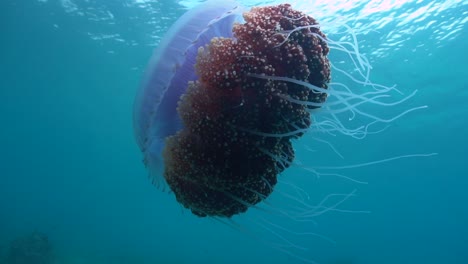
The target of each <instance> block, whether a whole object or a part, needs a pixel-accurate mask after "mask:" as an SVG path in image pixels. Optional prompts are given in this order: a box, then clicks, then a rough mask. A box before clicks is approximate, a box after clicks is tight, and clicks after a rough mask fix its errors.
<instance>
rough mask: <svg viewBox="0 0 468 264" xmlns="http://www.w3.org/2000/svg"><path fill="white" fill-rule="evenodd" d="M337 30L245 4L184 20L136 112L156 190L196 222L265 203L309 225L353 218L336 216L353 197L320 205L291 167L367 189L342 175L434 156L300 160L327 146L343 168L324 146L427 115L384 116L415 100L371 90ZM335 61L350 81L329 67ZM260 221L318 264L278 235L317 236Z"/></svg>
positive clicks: (362, 65) (350, 40) (165, 46)
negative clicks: (304, 148) (291, 176)
mask: <svg viewBox="0 0 468 264" xmlns="http://www.w3.org/2000/svg"><path fill="white" fill-rule="evenodd" d="M336 23H339V21H336ZM340 28H342V29H343V32H341V33H340V34H343V35H346V36H345V37H342V38H340V39H339V40H334V39H331V38H329V37H328V36H327V35H326V34H325V32H323V31H322V27H321V25H320V24H319V23H318V22H317V20H316V19H315V18H314V17H313V16H312V15H311V14H308V13H304V12H301V11H299V10H295V9H294V8H293V6H291V5H289V4H279V5H272V6H261V7H253V8H251V9H247V8H245V7H241V6H240V5H239V4H238V3H237V2H236V1H230V0H228V1H222V2H221V1H214V0H212V1H206V2H204V3H202V4H200V5H199V6H198V7H196V8H193V9H191V10H190V11H188V12H187V13H186V14H184V15H183V16H182V17H181V18H180V19H179V20H178V21H177V22H176V23H175V24H174V25H173V26H172V27H171V28H170V29H169V31H168V33H167V34H166V36H165V37H164V38H163V39H162V41H161V43H160V45H159V47H158V48H157V49H156V51H155V54H154V55H153V58H152V59H151V61H150V63H149V66H148V69H147V71H146V73H145V76H144V78H143V82H142V85H141V87H140V89H139V91H138V93H137V96H136V99H135V104H134V116H133V119H134V132H135V136H136V140H137V143H138V145H139V147H140V149H141V151H142V153H143V161H144V163H145V165H146V166H147V168H148V171H149V174H150V178H151V179H152V181H153V183H154V184H155V185H156V186H158V187H160V188H162V189H165V190H169V191H170V192H172V193H173V194H174V196H175V198H176V200H177V201H178V203H180V204H181V205H182V206H183V207H185V208H187V209H189V210H190V211H191V212H192V213H193V214H194V215H196V216H199V217H210V218H214V219H232V218H233V217H235V216H237V215H245V214H244V213H245V212H247V211H248V210H250V209H251V208H259V207H258V205H262V204H264V205H266V207H267V208H268V209H269V211H268V213H273V214H275V215H280V216H282V217H285V218H287V219H289V220H292V221H296V222H298V223H299V222H300V223H302V222H304V221H309V220H310V219H313V218H315V217H317V216H318V215H321V214H323V213H325V212H328V211H346V210H341V209H339V206H340V205H342V204H343V203H344V202H345V201H346V200H347V199H349V198H350V197H351V196H353V195H354V193H355V190H353V191H351V192H350V193H331V194H328V195H326V196H325V197H324V198H323V200H321V201H320V202H318V203H317V204H315V205H311V204H309V203H308V202H307V200H308V199H307V193H306V191H305V190H304V189H303V188H301V186H296V185H294V184H291V183H289V182H287V181H285V180H284V178H283V179H280V178H279V176H280V175H281V174H283V173H284V172H285V171H288V170H290V169H291V168H292V167H295V168H300V169H302V170H303V171H304V172H306V173H308V174H312V175H315V176H317V177H319V176H332V177H338V178H342V179H345V180H350V181H352V182H356V183H363V182H361V181H358V180H356V179H352V178H349V177H347V176H345V175H343V174H341V173H336V172H335V171H336V170H341V169H350V168H358V167H362V166H369V165H373V164H378V163H382V162H389V161H392V160H395V159H400V158H408V157H415V156H430V155H433V154H432V153H431V154H427V155H426V154H421V155H420V154H415V155H401V156H393V157H389V158H384V159H380V160H375V161H367V162H364V163H359V164H348V165H339V166H317V165H315V164H309V162H306V163H304V162H300V161H299V160H298V157H297V156H298V154H297V153H298V152H297V150H296V149H297V147H298V143H300V141H299V140H300V139H301V138H304V137H308V139H310V140H311V141H314V142H318V143H322V144H325V145H326V146H328V147H329V148H330V150H331V151H332V152H333V153H334V154H335V156H336V157H337V158H343V157H342V155H341V153H340V152H339V150H338V149H337V148H335V146H334V145H333V142H329V141H327V140H324V139H323V138H322V137H321V135H329V136H332V137H335V136H337V135H342V136H345V137H349V138H353V139H358V140H359V139H363V138H365V137H367V136H368V135H372V134H375V133H379V132H381V131H382V130H385V129H386V128H387V125H388V124H389V123H391V122H393V121H395V120H397V119H399V118H400V117H402V116H404V115H406V114H408V113H410V112H413V111H416V110H419V109H423V108H425V107H426V106H416V107H413V108H408V109H404V110H402V112H397V113H394V111H382V112H384V113H387V112H389V113H390V114H389V115H387V116H382V115H381V113H377V112H376V111H374V107H378V108H380V109H384V110H387V109H393V108H394V106H398V105H402V104H403V103H404V102H406V101H407V100H409V99H410V98H412V97H413V96H414V95H415V94H416V91H414V92H412V93H410V94H409V95H404V94H403V93H402V92H401V91H399V90H398V89H397V88H396V87H395V86H391V87H388V86H384V85H381V84H377V83H373V82H372V81H371V80H370V70H371V68H372V67H371V65H370V62H369V60H368V59H367V58H366V56H364V55H363V54H361V52H360V50H359V47H358V45H357V38H356V34H355V31H354V29H353V28H351V27H349V26H347V25H346V24H343V25H342V26H341V27H340ZM332 52H335V53H340V54H341V55H342V57H343V58H344V60H346V62H347V64H348V65H349V66H350V67H349V68H351V69H352V70H349V68H345V67H343V66H342V65H341V64H339V63H338V62H335V61H332V60H330V59H329V57H330V53H332ZM343 79H346V80H347V82H344V81H342V80H343ZM349 83H351V84H352V85H349ZM301 155H303V153H301ZM314 155H320V154H319V153H315V152H310V153H308V156H310V157H307V160H308V161H310V160H313V159H314V158H313V157H314ZM299 156H300V155H299ZM299 158H303V157H299ZM278 184H282V185H283V186H287V187H288V188H290V189H291V190H292V192H291V193H286V192H281V193H280V195H281V197H282V198H283V199H284V200H287V201H288V202H290V203H291V204H290V205H289V206H288V209H286V210H284V209H282V208H277V207H274V206H271V204H269V203H267V200H268V198H269V197H271V196H272V194H274V193H278V190H277V185H278ZM255 222H256V223H257V224H258V226H259V227H261V228H262V229H263V230H266V231H267V232H270V233H271V234H273V236H274V237H275V238H276V239H277V240H279V243H274V244H273V247H275V248H276V249H278V250H279V251H282V252H285V253H287V254H289V255H291V256H294V257H297V258H299V259H301V260H304V261H305V262H308V263H314V262H313V261H310V259H308V258H301V257H298V256H297V255H296V254H295V253H292V250H291V249H300V250H302V249H303V248H304V247H302V246H297V245H295V244H294V243H292V242H291V240H290V239H288V238H286V236H285V235H282V234H281V233H282V232H283V233H287V234H294V235H299V234H305V233H307V234H310V233H308V232H302V233H299V232H294V231H292V230H289V229H286V228H285V227H283V226H281V225H278V224H277V223H274V222H273V221H271V220H270V219H269V218H267V217H260V218H257V219H256V221H255ZM224 223H228V224H230V222H224ZM318 237H321V236H320V235H318ZM322 238H324V239H325V240H328V239H327V238H325V237H322Z"/></svg>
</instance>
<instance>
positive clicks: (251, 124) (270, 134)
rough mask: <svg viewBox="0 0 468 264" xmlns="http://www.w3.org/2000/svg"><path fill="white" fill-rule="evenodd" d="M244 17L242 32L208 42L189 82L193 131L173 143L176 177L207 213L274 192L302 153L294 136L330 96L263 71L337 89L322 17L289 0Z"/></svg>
mask: <svg viewBox="0 0 468 264" xmlns="http://www.w3.org/2000/svg"><path fill="white" fill-rule="evenodd" d="M244 19H245V23H242V24H240V23H239V24H235V25H234V27H233V29H232V31H233V36H234V37H233V38H224V37H217V38H213V39H212V40H211V42H210V43H209V45H207V46H206V47H200V48H199V51H198V56H197V61H196V64H195V65H194V70H195V71H196V74H197V76H198V77H199V78H198V80H195V81H193V82H190V83H189V86H188V89H187V91H186V93H185V94H184V95H183V96H182V97H181V99H180V101H179V107H178V109H177V110H178V113H179V116H180V118H181V120H182V124H183V128H182V129H181V130H180V131H178V132H177V133H176V134H175V135H173V136H169V137H168V138H167V140H166V144H165V147H164V150H163V158H164V178H165V180H166V182H167V184H168V185H169V187H170V189H171V190H172V191H173V192H174V194H175V196H176V199H177V201H178V202H179V203H181V204H182V205H183V206H184V207H186V208H188V209H190V210H191V211H192V212H193V213H194V214H196V215H198V216H221V217H231V216H232V215H235V214H239V213H242V212H245V211H246V210H247V209H248V208H249V207H251V206H254V205H255V204H257V203H259V202H261V201H262V200H264V199H266V198H267V197H268V196H269V195H270V194H271V193H272V191H273V187H274V186H275V184H276V183H277V178H276V177H277V176H278V174H279V173H281V172H282V171H283V170H284V169H286V168H287V167H288V166H289V164H291V163H292V161H293V159H294V150H293V147H292V143H291V139H295V138H299V137H301V136H302V135H303V132H301V131H304V129H307V128H308V127H309V126H310V125H311V117H310V113H309V111H308V110H309V109H310V108H313V106H311V105H313V104H314V103H316V104H318V105H319V104H322V103H323V102H324V101H325V100H326V97H327V96H326V94H325V93H322V92H319V91H314V90H312V89H309V88H307V87H304V86H303V85H299V84H296V83H293V82H288V81H273V80H267V79H262V78H257V77H256V76H279V77H282V78H288V79H293V80H298V81H302V82H308V83H310V84H312V85H314V86H315V87H320V88H322V89H327V83H328V82H329V80H330V65H329V61H328V58H327V54H328V51H329V49H328V46H327V43H326V42H325V39H326V37H325V35H324V34H323V33H322V32H321V31H320V30H319V28H318V25H317V22H316V21H315V19H313V18H312V17H310V16H308V15H306V14H304V13H301V12H300V11H296V10H294V9H292V8H291V6H290V5H289V4H282V5H277V6H267V7H254V8H252V9H251V10H250V11H248V12H246V13H244ZM298 28H302V29H300V30H297V29H298ZM284 32H292V33H291V34H288V35H287V36H285V34H284ZM317 35H318V36H320V37H317ZM284 97H287V98H293V99H295V100H300V101H303V102H310V103H311V104H297V103H293V102H291V100H284V99H283V98H284Z"/></svg>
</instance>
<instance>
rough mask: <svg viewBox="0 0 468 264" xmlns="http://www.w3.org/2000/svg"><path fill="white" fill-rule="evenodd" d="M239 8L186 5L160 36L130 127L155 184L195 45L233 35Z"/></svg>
mask: <svg viewBox="0 0 468 264" xmlns="http://www.w3.org/2000/svg"><path fill="white" fill-rule="evenodd" d="M241 12H242V10H241V7H240V6H239V5H238V4H237V3H236V2H235V1H231V0H227V1H214V0H212V1H207V2H205V3H204V4H201V5H199V6H198V7H195V8H193V9H191V10H190V11H188V12H187V13H185V14H184V15H183V16H182V17H180V18H179V20H177V22H176V23H175V24H174V25H173V26H172V27H171V28H170V29H169V31H168V32H167V33H166V35H165V36H164V38H162V40H161V43H160V44H159V46H158V48H157V49H156V51H155V53H154V55H153V57H152V59H151V61H150V63H149V65H148V67H147V69H146V72H145V76H144V78H143V81H142V84H141V86H140V88H139V90H138V92H137V95H136V99H135V102H134V109H133V127H134V134H135V137H136V141H137V144H138V146H139V147H140V149H141V151H142V152H143V154H144V162H145V164H146V165H147V167H148V169H149V171H150V177H151V178H152V180H153V181H154V182H155V183H156V184H161V185H164V180H163V178H162V175H163V168H164V164H163V161H162V156H161V155H162V149H163V147H164V141H165V138H166V137H168V136H170V135H173V134H175V132H176V131H178V130H180V129H181V127H182V123H181V121H180V117H179V116H178V114H177V102H178V100H179V98H180V96H181V95H182V94H183V93H184V92H185V91H186V89H187V85H188V82H190V81H195V80H197V78H198V77H197V76H196V74H195V72H194V70H193V65H194V64H195V60H196V56H197V52H198V48H199V47H202V46H204V45H206V44H207V43H209V42H210V41H211V39H212V38H214V37H232V30H231V28H232V25H233V23H234V22H235V21H241V20H242V16H241Z"/></svg>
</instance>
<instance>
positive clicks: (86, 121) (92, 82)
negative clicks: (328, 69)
mask: <svg viewBox="0 0 468 264" xmlns="http://www.w3.org/2000/svg"><path fill="white" fill-rule="evenodd" d="M272 2H274V1H269V2H268V3H272ZM295 2H297V3H292V4H293V6H295V5H296V6H297V7H298V8H300V10H303V11H306V12H308V13H309V14H310V15H312V16H314V17H316V18H317V19H318V21H319V22H323V23H324V24H328V28H329V29H330V31H329V32H326V28H324V31H325V33H327V34H328V36H329V37H333V36H334V35H333V30H332V29H333V25H334V23H335V22H337V21H346V22H347V24H348V25H349V26H350V27H352V28H354V29H356V30H357V32H359V33H360V34H359V35H358V38H359V43H360V44H359V47H360V49H361V52H362V53H363V54H365V55H366V56H367V57H368V58H369V61H370V62H371V63H372V66H373V69H372V72H371V74H372V75H371V78H372V80H373V81H374V82H376V83H381V84H385V85H393V84H396V85H397V87H398V89H400V90H401V91H403V92H404V93H405V94H409V93H411V92H412V91H414V90H415V89H417V90H418V93H417V94H416V95H415V96H414V97H413V98H411V100H409V101H408V102H405V103H404V104H402V105H398V106H395V107H393V108H381V107H375V108H374V107H372V106H371V107H369V108H367V109H366V111H369V112H372V113H374V114H386V113H387V111H393V112H392V113H399V112H401V111H404V110H405V109H408V108H412V107H417V106H420V105H427V106H428V108H427V109H423V110H418V111H414V112H411V113H409V114H408V115H405V116H404V117H402V118H399V119H397V120H395V121H394V122H392V123H390V125H389V127H388V128H387V129H386V130H384V131H383V132H381V133H378V134H372V135H369V136H368V137H367V138H365V139H363V140H353V139H351V138H349V137H345V136H336V137H329V138H328V140H332V143H333V145H334V146H335V147H336V148H337V149H339V151H340V153H341V154H342V155H343V156H344V159H341V158H339V157H337V156H336V155H334V154H333V153H330V149H329V148H328V147H324V146H323V145H320V144H318V145H317V146H312V147H310V145H313V143H314V142H312V141H313V138H314V135H311V136H310V137H304V139H302V140H300V141H297V142H295V147H296V149H297V151H298V155H297V156H298V160H299V161H301V162H306V163H307V165H308V166H309V165H310V166H311V167H313V166H328V165H331V166H342V165H347V164H357V163H362V162H368V161H373V160H379V159H385V158H389V157H395V156H399V155H407V154H418V153H420V154H424V153H426V154H427V153H438V155H437V156H432V157H425V158H424V157H420V158H407V159H399V160H394V161H391V162H387V163H383V164H377V165H373V166H367V167H360V168H356V169H350V170H344V171H340V173H342V174H344V175H346V176H348V177H352V178H353V179H356V180H359V181H365V182H367V184H360V183H357V182H352V181H349V180H344V179H343V178H339V177H332V176H330V177H327V176H326V175H322V176H321V177H316V175H313V174H312V173H311V172H310V171H304V170H301V169H298V168H292V169H290V170H288V171H287V172H285V173H283V174H282V175H280V177H281V179H282V181H283V182H284V184H283V185H281V183H280V184H279V185H278V186H277V190H278V193H280V192H281V191H285V192H286V191H287V188H286V185H287V184H288V183H292V184H294V185H295V186H300V187H301V188H302V189H303V190H304V191H305V192H307V193H308V194H309V199H308V202H310V203H311V204H314V203H315V204H317V203H319V202H320V201H321V199H323V197H324V196H326V195H327V194H330V193H350V192H352V191H354V190H355V193H354V196H353V197H351V198H350V199H348V200H347V201H346V202H345V203H343V204H342V205H340V208H339V209H340V211H338V210H335V211H330V212H327V213H325V214H323V215H321V216H318V217H315V218H314V219H312V220H313V221H311V222H294V221H293V220H291V219H289V220H288V219H287V218H276V217H275V216H271V214H269V213H268V212H264V211H261V210H249V212H248V213H247V214H246V215H244V216H241V217H238V218H235V219H234V221H235V223H236V224H239V225H240V226H248V227H249V230H248V231H245V230H244V229H243V228H242V227H241V228H231V227H229V226H227V225H223V224H221V223H220V222H218V221H215V220H213V219H206V218H198V217H195V216H193V215H192V214H191V213H190V212H189V211H188V210H185V209H183V208H182V207H181V206H180V205H178V203H177V202H176V201H175V199H174V197H173V195H170V194H167V193H163V192H161V191H159V190H157V189H156V188H154V186H152V185H151V183H150V181H149V180H148V178H147V177H146V175H147V172H146V170H145V168H144V166H143V164H142V162H141V158H142V156H141V154H140V151H139V150H138V147H137V145H136V143H135V140H134V136H133V128H132V105H133V100H134V96H135V93H136V90H137V88H138V86H139V83H140V80H141V76H142V74H143V71H144V69H145V67H146V65H147V63H148V61H149V58H150V57H151V54H152V52H153V50H154V49H155V47H156V46H157V44H158V43H159V41H160V40H161V38H162V37H163V35H164V32H166V30H167V29H168V27H169V26H170V25H171V24H172V23H174V22H175V21H176V20H177V18H178V17H180V16H181V15H182V14H183V13H184V12H185V10H186V9H187V8H189V7H190V6H192V5H194V4H196V3H194V2H193V1H192V2H191V1H183V2H180V3H179V2H178V1H168V0H161V1H157V0H153V1H151V0H125V1H106V0H29V1H25V0H23V1H13V0H3V1H1V3H0V13H1V14H0V21H1V24H0V25H1V26H0V27H1V31H0V32H1V35H0V36H1V38H0V40H1V41H0V58H1V62H0V124H1V127H0V179H1V181H0V263H2V264H4V263H7V262H6V255H7V252H8V251H9V249H10V243H11V241H13V240H15V239H17V238H18V237H23V236H26V235H28V234H30V233H31V232H34V231H38V232H42V233H44V234H46V235H47V237H48V239H49V241H50V244H51V245H52V247H53V253H54V256H55V261H54V262H53V263H64V264H85V263H89V264H94V263H96V264H98V263H99V264H101V263H106V264H107V263H109V264H110V263H112V264H130V263H136V264H140V263H141V264H143V263H144V264H147V263H152V264H154V263H174V264H175V263H177V264H179V263H180V264H182V263H184V264H191V263H304V262H301V261H300V260H299V259H298V258H297V257H291V256H290V255H288V254H283V253H281V252H278V251H277V250H275V249H274V248H273V247H272V246H271V244H270V245H269V244H268V242H267V243H262V242H260V241H258V240H255V239H252V237H255V236H261V237H262V238H265V240H266V241H271V243H276V242H278V241H277V238H278V236H275V235H274V234H273V233H272V232H265V229H263V231H261V230H259V229H256V227H257V228H260V227H259V226H258V225H256V223H257V221H260V220H261V219H263V220H265V219H267V221H268V222H271V223H274V226H270V227H273V230H276V232H279V233H281V237H283V238H285V239H287V240H288V241H291V242H292V243H293V244H291V245H290V247H289V249H288V251H290V252H295V254H297V255H298V256H300V257H302V258H305V259H307V260H310V261H316V262H317V263H320V264H361V263H362V264H370V263H379V264H386V263H392V264H396V263H424V264H433V263H447V264H449V263H453V264H462V263H468V251H467V249H468V227H467V225H466V223H468V206H467V205H466V203H467V201H468V192H467V187H468V179H467V177H468V169H467V162H468V140H467V135H468V123H467V121H468V81H467V76H466V75H467V70H468V67H467V61H468V51H467V47H468V37H467V34H468V29H467V22H468V20H467V17H468V2H467V1H426V0H423V1H385V0H381V1H361V2H359V1H295ZM242 4H244V5H247V6H254V5H258V4H262V3H257V2H255V1H250V2H249V1H242ZM294 4H295V5H294ZM330 59H331V60H332V62H333V60H334V59H336V58H335V57H333V53H332V54H330ZM332 74H333V73H332ZM337 78H339V77H337ZM275 191H276V190H275ZM270 203H271V204H273V205H275V206H276V208H280V209H282V210H285V211H287V210H288V206H289V204H288V202H287V201H286V200H284V199H281V197H280V196H278V195H276V196H275V195H273V196H272V197H271V199H270ZM349 211H352V212H349ZM356 211H369V212H370V213H359V212H356ZM259 219H260V220H259ZM291 221H292V222H291ZM263 223H265V222H263ZM278 226H281V227H285V229H279V228H276V229H275V228H274V227H278ZM260 229H261V228H260ZM286 229H287V230H286ZM308 232H309V233H310V232H313V233H317V234H320V235H324V236H326V237H328V238H330V239H333V241H334V243H330V242H328V241H326V240H324V239H321V238H318V237H317V236H313V235H310V234H305V233H308ZM275 239H276V240H275ZM284 241H285V240H282V242H283V243H284ZM293 245H294V246H293ZM302 247H307V248H308V250H302V249H301V248H302ZM28 264H34V263H28Z"/></svg>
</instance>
